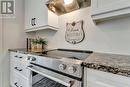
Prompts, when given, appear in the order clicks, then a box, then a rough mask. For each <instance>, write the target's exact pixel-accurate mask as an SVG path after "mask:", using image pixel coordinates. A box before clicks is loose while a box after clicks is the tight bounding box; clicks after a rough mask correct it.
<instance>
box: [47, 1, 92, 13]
mask: <svg viewBox="0 0 130 87" xmlns="http://www.w3.org/2000/svg"><path fill="white" fill-rule="evenodd" d="M46 5H47V7H48V9H49V10H51V11H52V12H54V13H55V14H57V15H62V14H66V13H69V12H72V11H75V10H78V9H81V8H85V7H89V6H90V5H91V0H47V2H46Z"/></svg>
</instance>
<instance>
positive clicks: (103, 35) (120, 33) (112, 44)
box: [36, 8, 130, 55]
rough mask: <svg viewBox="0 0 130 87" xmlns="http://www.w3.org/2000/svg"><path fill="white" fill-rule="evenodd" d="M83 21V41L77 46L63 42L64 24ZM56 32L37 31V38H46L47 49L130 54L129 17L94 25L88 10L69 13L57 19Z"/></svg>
mask: <svg viewBox="0 0 130 87" xmlns="http://www.w3.org/2000/svg"><path fill="white" fill-rule="evenodd" d="M79 20H84V24H85V25H84V30H85V33H86V37H85V40H84V41H83V42H82V43H79V44H77V45H72V44H69V43H67V42H66V41H65V30H66V23H67V22H73V21H79ZM59 25H60V29H59V31H58V32H54V31H53V32H51V31H50V30H49V31H48V30H45V31H39V32H37V34H36V35H37V36H41V37H45V38H48V41H49V45H48V47H49V48H66V49H82V50H92V51H96V52H105V53H114V54H128V55H129V54H130V49H128V48H130V17H124V18H120V19H114V20H110V21H107V22H103V23H100V24H98V25H95V24H94V22H93V21H92V19H91V15H90V8H85V9H82V10H78V11H75V12H71V13H68V14H65V15H62V16H60V17H59Z"/></svg>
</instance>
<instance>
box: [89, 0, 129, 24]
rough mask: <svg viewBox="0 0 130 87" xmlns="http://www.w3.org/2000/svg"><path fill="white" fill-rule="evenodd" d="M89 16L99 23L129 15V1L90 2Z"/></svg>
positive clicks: (99, 0)
mask: <svg viewBox="0 0 130 87" xmlns="http://www.w3.org/2000/svg"><path fill="white" fill-rule="evenodd" d="M91 5H92V6H91V15H92V18H93V20H94V21H96V22H99V21H103V20H107V19H111V18H115V17H120V16H127V15H129V14H130V0H92V1H91Z"/></svg>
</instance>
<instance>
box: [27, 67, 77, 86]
mask: <svg viewBox="0 0 130 87" xmlns="http://www.w3.org/2000/svg"><path fill="white" fill-rule="evenodd" d="M28 69H29V70H31V71H33V72H36V73H38V74H40V75H42V76H45V77H47V78H49V79H51V80H54V81H56V82H59V83H61V84H63V85H65V86H67V87H72V86H73V85H74V83H75V81H71V80H70V81H68V83H67V82H65V81H63V80H60V79H58V78H55V77H52V76H50V75H47V74H44V73H43V72H42V71H40V70H38V69H36V68H35V66H32V65H31V66H28Z"/></svg>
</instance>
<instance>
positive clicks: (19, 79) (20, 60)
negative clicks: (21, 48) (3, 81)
mask: <svg viewBox="0 0 130 87" xmlns="http://www.w3.org/2000/svg"><path fill="white" fill-rule="evenodd" d="M28 65H29V62H28V60H27V55H26V54H21V53H17V52H10V85H11V86H12V87H16V86H18V87H21V86H22V87H30V86H29V84H30V82H29V78H30V71H29V70H28V69H27V66H28Z"/></svg>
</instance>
